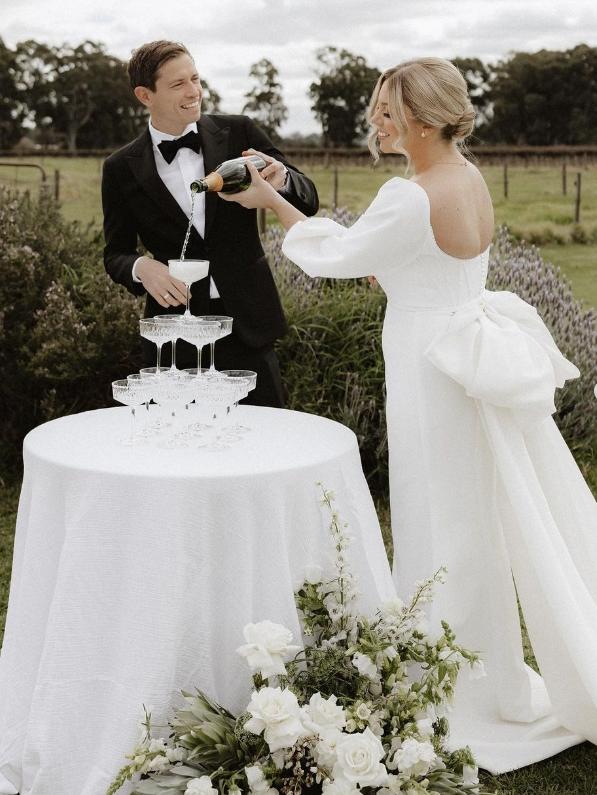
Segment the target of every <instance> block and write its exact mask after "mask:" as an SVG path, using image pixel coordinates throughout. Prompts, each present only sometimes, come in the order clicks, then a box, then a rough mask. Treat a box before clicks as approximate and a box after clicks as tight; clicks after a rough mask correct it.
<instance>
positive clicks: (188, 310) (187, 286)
mask: <svg viewBox="0 0 597 795" xmlns="http://www.w3.org/2000/svg"><path fill="white" fill-rule="evenodd" d="M185 287H186V288H187V310H186V312H185V314H186V315H190V314H191V310H190V309H189V285H188V284H186V283H185Z"/></svg>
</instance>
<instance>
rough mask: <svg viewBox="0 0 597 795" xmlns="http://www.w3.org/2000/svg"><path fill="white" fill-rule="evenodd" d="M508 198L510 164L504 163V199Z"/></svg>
mask: <svg viewBox="0 0 597 795" xmlns="http://www.w3.org/2000/svg"><path fill="white" fill-rule="evenodd" d="M507 198H508V164H507V163H504V199H507Z"/></svg>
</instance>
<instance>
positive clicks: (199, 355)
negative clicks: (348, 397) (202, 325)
mask: <svg viewBox="0 0 597 795" xmlns="http://www.w3.org/2000/svg"><path fill="white" fill-rule="evenodd" d="M196 348H197V375H201V353H202V352H203V345H197V346H196Z"/></svg>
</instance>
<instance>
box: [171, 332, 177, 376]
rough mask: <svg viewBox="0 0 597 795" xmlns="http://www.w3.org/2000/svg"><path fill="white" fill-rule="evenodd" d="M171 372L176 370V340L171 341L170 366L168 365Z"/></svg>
mask: <svg viewBox="0 0 597 795" xmlns="http://www.w3.org/2000/svg"><path fill="white" fill-rule="evenodd" d="M170 369H171V370H176V340H175V339H174V340H172V364H171V365H170Z"/></svg>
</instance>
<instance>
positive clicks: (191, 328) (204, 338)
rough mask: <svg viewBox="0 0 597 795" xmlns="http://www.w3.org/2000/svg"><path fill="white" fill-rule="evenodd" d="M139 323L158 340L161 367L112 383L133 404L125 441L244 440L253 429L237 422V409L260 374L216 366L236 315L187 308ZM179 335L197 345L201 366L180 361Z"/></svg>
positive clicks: (192, 443) (214, 443) (218, 443)
mask: <svg viewBox="0 0 597 795" xmlns="http://www.w3.org/2000/svg"><path fill="white" fill-rule="evenodd" d="M139 328H140V332H141V336H142V337H144V338H145V339H147V340H149V341H150V342H154V343H155V345H156V346H157V362H156V366H155V367H146V368H144V369H142V370H141V371H140V372H139V373H134V374H132V375H129V376H128V377H127V378H125V379H122V380H119V381H114V382H113V383H112V393H113V395H114V399H115V400H116V401H118V402H119V403H124V404H125V405H127V406H130V407H131V432H130V435H129V436H128V437H127V438H126V439H123V440H122V443H123V444H127V445H134V444H152V443H154V444H156V445H157V446H160V447H171V448H176V447H197V448H198V447H204V448H206V449H208V450H220V449H225V448H227V447H230V446H232V445H233V444H234V443H235V442H238V441H239V440H240V439H241V438H242V434H243V433H244V432H245V431H248V430H250V429H249V428H246V427H245V426H242V425H238V424H236V423H234V416H233V414H232V412H233V409H234V408H235V407H236V406H237V405H238V402H239V401H240V400H242V399H243V398H245V397H246V396H247V395H248V393H249V392H250V391H251V390H252V389H254V388H255V384H256V381H257V374H256V373H255V372H253V371H252V370H222V371H219V370H216V368H215V363H214V353H215V344H216V342H217V341H218V340H219V339H221V338H222V337H225V336H227V335H228V334H230V332H231V331H232V318H231V317H226V316H223V315H204V316H195V315H191V314H190V313H188V314H187V313H186V312H185V314H183V315H178V314H170V315H157V316H156V317H152V318H144V319H142V320H140V321H139ZM179 339H182V340H185V341H186V342H188V343H190V344H191V345H194V346H195V347H196V348H197V366H196V367H192V368H186V369H184V370H179V369H178V368H177V367H176V341H177V340H179ZM166 342H169V343H170V344H171V345H172V364H171V366H170V367H167V368H162V367H161V366H160V359H161V350H162V345H163V344H164V343H166ZM206 345H209V346H210V349H211V362H210V366H209V368H202V367H201V359H202V351H203V348H204V347H205V346H206ZM151 404H154V405H151ZM141 406H145V410H144V411H143V414H144V420H143V422H139V417H137V409H138V408H140V407H141ZM150 406H151V408H150Z"/></svg>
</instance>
